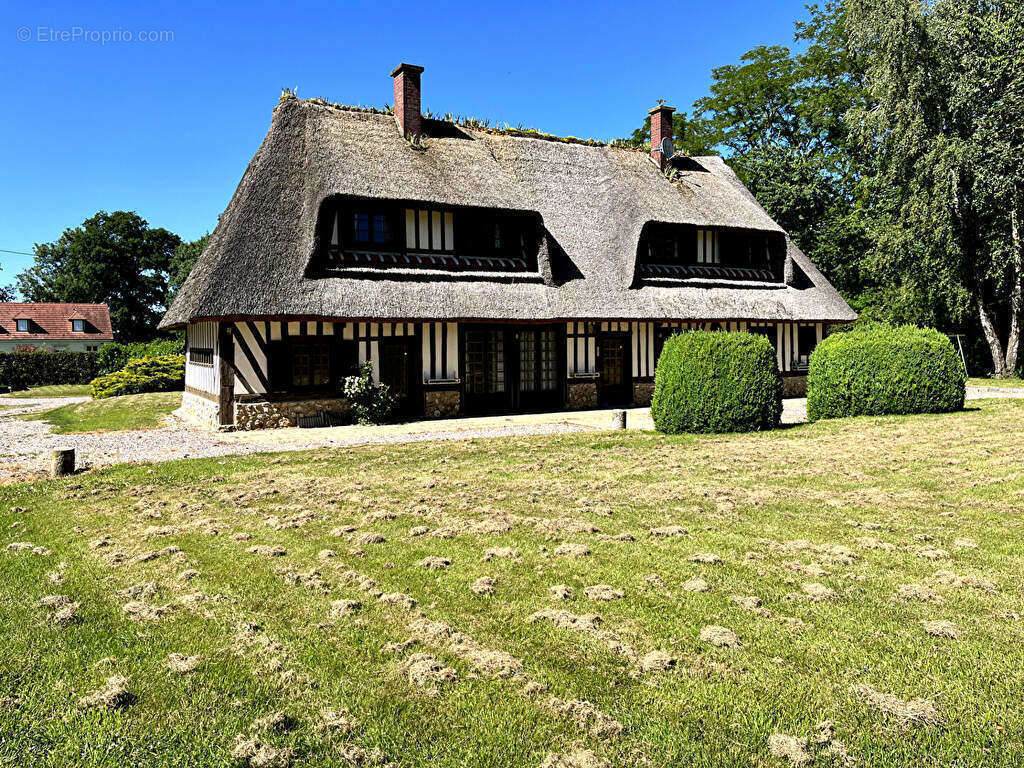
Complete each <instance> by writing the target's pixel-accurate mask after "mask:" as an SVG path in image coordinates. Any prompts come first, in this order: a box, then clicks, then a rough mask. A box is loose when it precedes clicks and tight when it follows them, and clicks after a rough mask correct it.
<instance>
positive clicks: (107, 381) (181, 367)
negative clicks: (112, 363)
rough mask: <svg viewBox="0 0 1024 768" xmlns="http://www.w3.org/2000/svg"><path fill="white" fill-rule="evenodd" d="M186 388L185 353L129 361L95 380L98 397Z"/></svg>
mask: <svg viewBox="0 0 1024 768" xmlns="http://www.w3.org/2000/svg"><path fill="white" fill-rule="evenodd" d="M184 388H185V356H184V355H163V356H161V357H140V358H136V359H135V360H129V361H128V362H127V363H126V364H125V366H124V368H122V369H121V370H119V371H114V372H113V373H105V374H103V375H102V376H99V377H97V378H95V379H94V380H93V382H92V396H93V397H94V398H96V399H100V398H104V397H117V396H119V395H137V394H139V393H140V392H179V391H181V390H183V389H184Z"/></svg>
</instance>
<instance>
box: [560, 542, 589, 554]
mask: <svg viewBox="0 0 1024 768" xmlns="http://www.w3.org/2000/svg"><path fill="white" fill-rule="evenodd" d="M555 554H556V555H560V556H562V557H586V556H587V555H589V554H590V547H588V546H587V545H586V544H570V543H569V542H563V543H562V544H559V545H558V547H556V548H555Z"/></svg>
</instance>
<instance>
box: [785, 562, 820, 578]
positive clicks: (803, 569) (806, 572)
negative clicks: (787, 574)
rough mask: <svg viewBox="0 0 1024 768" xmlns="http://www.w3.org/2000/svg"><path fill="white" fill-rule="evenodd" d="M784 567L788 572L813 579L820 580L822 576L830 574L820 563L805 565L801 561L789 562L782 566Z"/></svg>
mask: <svg viewBox="0 0 1024 768" xmlns="http://www.w3.org/2000/svg"><path fill="white" fill-rule="evenodd" d="M782 567H783V568H785V569H786V570H787V571H792V572H793V573H799V574H800V575H801V576H809V577H811V578H812V579H820V578H821V577H822V576H828V574H829V572H828V571H826V570H825V569H824V568H822V567H821V565H819V564H818V563H804V562H801V561H799V560H787V561H786V562H784V563H783V564H782Z"/></svg>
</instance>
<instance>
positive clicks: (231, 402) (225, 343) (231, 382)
mask: <svg viewBox="0 0 1024 768" xmlns="http://www.w3.org/2000/svg"><path fill="white" fill-rule="evenodd" d="M217 356H218V359H219V361H220V365H219V378H220V387H219V395H218V398H217V404H218V406H219V408H218V412H219V414H220V417H219V418H220V425H221V426H222V427H227V426H230V425H232V424H234V423H235V339H234V336H233V335H232V326H231V324H230V323H221V324H220V325H219V326H218V327H217Z"/></svg>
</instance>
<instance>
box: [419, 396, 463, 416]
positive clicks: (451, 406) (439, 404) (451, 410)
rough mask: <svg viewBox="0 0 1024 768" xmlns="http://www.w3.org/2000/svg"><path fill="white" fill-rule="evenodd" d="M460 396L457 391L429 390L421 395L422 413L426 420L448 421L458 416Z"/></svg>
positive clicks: (460, 405) (460, 402)
mask: <svg viewBox="0 0 1024 768" xmlns="http://www.w3.org/2000/svg"><path fill="white" fill-rule="evenodd" d="M461 407H462V395H461V394H460V393H459V390H457V389H430V390H427V391H426V392H424V393H423V412H424V413H425V414H426V416H427V418H428V419H449V418H452V417H454V416H458V415H459V409H460V408H461Z"/></svg>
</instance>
